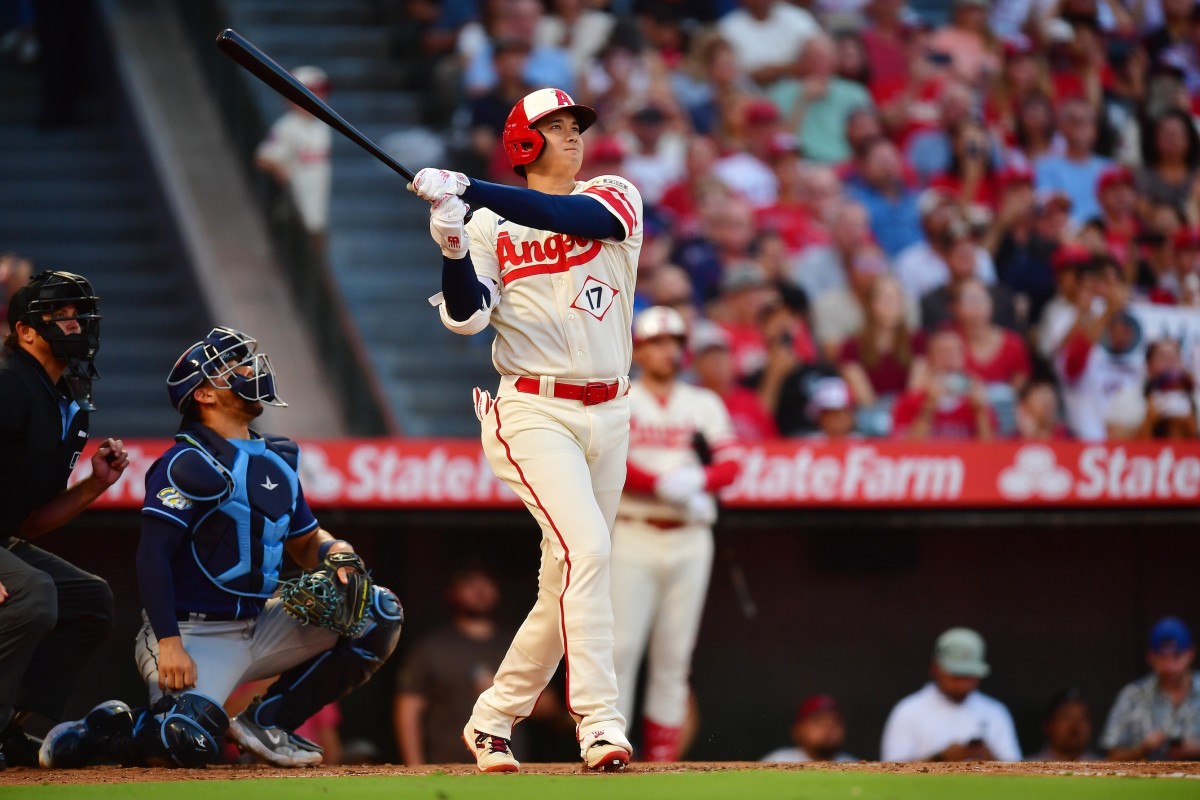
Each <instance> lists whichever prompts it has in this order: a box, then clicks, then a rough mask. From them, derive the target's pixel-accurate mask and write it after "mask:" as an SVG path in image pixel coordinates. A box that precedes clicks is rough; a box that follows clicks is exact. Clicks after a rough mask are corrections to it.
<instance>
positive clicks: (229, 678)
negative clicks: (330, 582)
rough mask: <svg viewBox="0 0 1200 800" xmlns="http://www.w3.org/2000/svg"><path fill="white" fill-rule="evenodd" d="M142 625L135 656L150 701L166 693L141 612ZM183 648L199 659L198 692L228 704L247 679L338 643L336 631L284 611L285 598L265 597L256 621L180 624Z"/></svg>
mask: <svg viewBox="0 0 1200 800" xmlns="http://www.w3.org/2000/svg"><path fill="white" fill-rule="evenodd" d="M142 620H143V623H142V629H141V631H139V632H138V635H137V641H136V643H135V644H134V658H135V659H136V661H137V666H138V671H139V672H140V673H141V675H142V680H144V681H146V686H147V688H149V690H150V704H151V705H153V704H154V702H155V701H156V700H158V698H160V697H162V695H163V691H162V690H161V689H159V688H158V639H157V638H156V637H155V636H154V631H153V630H152V629H151V627H150V623H149V622H148V621H146V615H145V612H142ZM179 635H180V636H181V637H182V638H183V647H184V649H185V650H187V651H188V655H190V656H191V657H192V660H193V661H195V662H196V686H195V691H198V692H200V693H201V694H205V695H207V696H209V697H211V698H212V699H213V700H216V701H217V702H218V703H224V702H225V701H226V700H227V699H228V698H229V695H230V693H231V692H232V691H233V690H234V689H235V688H237V687H238V686H239V685H241V684H243V683H245V682H246V681H256V680H261V679H263V678H269V677H271V676H272V675H278V674H279V673H281V672H285V671H287V670H289V669H291V668H292V667H294V666H296V665H297V664H299V663H302V662H304V661H306V660H308V659H309V658H311V657H313V656H315V655H316V654H317V653H320V652H323V651H325V650H329V649H331V648H332V647H333V646H334V645H335V644H337V638H338V637H337V634H336V633H334V632H333V631H331V630H329V629H327V628H319V627H317V626H316V625H302V624H300V622H299V621H297V620H296V619H295V618H294V617H292V616H290V615H289V614H288V613H287V612H286V611H284V610H283V601H282V600H280V599H279V598H278V597H273V598H271V599H270V600H268V601H267V604H266V606H265V607H264V608H263V611H262V613H261V614H259V615H258V617H257V618H256V619H245V620H234V621H229V622H207V621H205V622H192V621H181V622H180V623H179Z"/></svg>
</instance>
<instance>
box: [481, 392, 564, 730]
mask: <svg viewBox="0 0 1200 800" xmlns="http://www.w3.org/2000/svg"><path fill="white" fill-rule="evenodd" d="M494 408H495V410H496V439H497V440H498V441H499V442H500V444H502V445H504V455H505V457H506V458H507V459H508V463H510V464H512V465H513V466H514V467H516V468H517V476H518V477H519V478H520V479H521V483H522V484H524V485H525V488H526V489H528V490H529V494H530V495H532V497H533V502H534V503H536V504H537V507H538V508H539V509H540V510H541V512H542V514H544V515H545V517H546V521H547V522H549V523H550V529H551V530H553V531H554V535H555V536H557V537H558V543H559V544H560V545H562V549H563V561H565V562H566V564H567V574H566V576H565V577H564V578H563V587H562V592H560V593H559V595H558V623H559V625H560V626H561V627H562V641H563V664H564V665H565V666H566V672H567V686H566V695H567V697H566V700H567V713H568V714H570V715H571V716H572V717H575V718H577V719H578V718H579V717H580V715H579V714H576V713H575V709H574V708H572V707H571V656H570V654H569V650H568V648H567V612H566V608H565V607H564V605H563V598H564V597H566V594H567V589H568V588H570V586H571V550H570V549H569V548H568V547H567V543H566V541H565V540H564V539H563V537H562V534H561V533H560V532H559V530H558V526H557V525H555V524H554V519H553V518H552V517H551V516H550V513H549V512H548V511H546V507H545V506H543V505H542V501H541V499H540V498H539V497H538V495H537V492H535V491H534V490H533V487H532V486H530V485H529V481H527V480H525V471H524V470H523V469H521V465H520V464H518V463H517V460H516V459H515V458H513V456H512V449H511V448H510V447H509V446H508V442H507V441H505V439H504V437H503V436H501V435H500V428H501V427H502V424H503V423H502V422H501V420H500V401H499V398H497V400H496V404H495V406H494ZM543 689H544V687H543Z"/></svg>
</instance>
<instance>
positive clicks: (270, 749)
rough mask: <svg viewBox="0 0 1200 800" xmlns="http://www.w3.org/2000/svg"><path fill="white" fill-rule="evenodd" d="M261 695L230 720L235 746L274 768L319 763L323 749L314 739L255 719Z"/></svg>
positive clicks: (308, 765)
mask: <svg viewBox="0 0 1200 800" xmlns="http://www.w3.org/2000/svg"><path fill="white" fill-rule="evenodd" d="M261 704H262V698H261V697H256V698H254V702H253V703H251V704H250V705H249V706H247V707H246V710H245V711H243V712H242V713H241V714H238V715H237V716H236V717H234V718H233V719H231V720H230V721H229V735H230V737H232V739H233V740H234V741H235V742H237V744H238V747H240V748H242V750H245V751H246V752H249V753H253V754H254V755H255V756H257V757H258V758H260V759H262V760H263V761H266V762H267V763H268V764H274V765H275V766H277V767H311V766H315V765H317V764H320V763H321V760H322V758H323V757H324V753H325V751H324V750H323V749H322V748H321V746H320V745H318V744H317V743H315V742H311V741H309V740H308V739H305V738H304V737H303V736H300V735H299V734H296V733H293V732H292V731H289V730H287V729H285V728H280V727H278V726H270V727H267V726H263V725H259V724H258V723H257V722H255V719H254V718H255V712H256V711H258V707H259V706H260V705H261Z"/></svg>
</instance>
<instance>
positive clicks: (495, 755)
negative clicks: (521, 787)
mask: <svg viewBox="0 0 1200 800" xmlns="http://www.w3.org/2000/svg"><path fill="white" fill-rule="evenodd" d="M462 740H463V744H465V745H466V746H467V749H468V750H470V751H471V755H473V756H474V757H475V764H476V766H478V767H479V771H480V772H520V771H521V762H519V761H517V760H516V759H515V758H513V754H512V748H511V742H510V741H509V740H508V739H505V738H503V737H500V736H493V735H492V734H490V733H484V732H483V731H480V730H476V729H475V726H473V725H472V724H471V723H470V721H468V722H467V727H465V728H463V735H462Z"/></svg>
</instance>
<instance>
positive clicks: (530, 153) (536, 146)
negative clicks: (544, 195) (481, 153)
mask: <svg viewBox="0 0 1200 800" xmlns="http://www.w3.org/2000/svg"><path fill="white" fill-rule="evenodd" d="M560 108H565V109H566V110H568V111H570V112H571V113H572V114H574V115H575V119H576V121H577V122H578V123H579V132H580V133H583V132H584V131H586V130H587V129H588V128H590V127H592V123H594V122H595V121H596V112H595V111H594V110H593V109H591V108H589V107H587V106H581V105H579V104H578V103H576V102H575V101H574V100H572V99H571V95H569V94H567V93H566V92H564V91H563V90H562V89H538V90H537V91H536V92H530V93H529V94H527V95H525V96H524V97H522V98H521V99H520V100H519V101H517V104H516V105H515V106H513V109H512V111H510V112H508V119H507V120H506V121H505V123H504V133H503V134H502V136H501V138H502V139H503V140H504V152H505V153H506V154H507V155H508V163H509V164H511V165H512V168H513V172H515V173H517V174H518V175H520V176H521V177H524V176H525V165H526V164H532V163H533V162H534V161H537V158H538V156H540V155H541V154H542V148H543V147H545V146H546V138H545V137H544V136H542V134H541V132H540V131H536V130H534V128H533V124H534V123H535V122H537V121H538V120H539V119H541V118H542V117H544V116H546V115H547V114H549V113H550V112H551V111H557V110H558V109H560Z"/></svg>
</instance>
